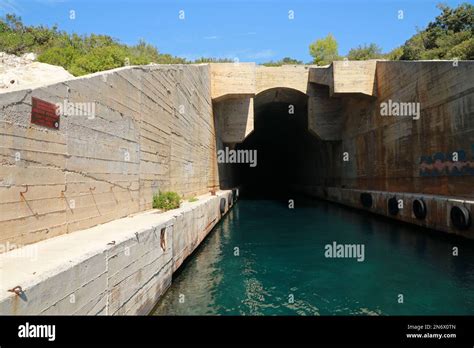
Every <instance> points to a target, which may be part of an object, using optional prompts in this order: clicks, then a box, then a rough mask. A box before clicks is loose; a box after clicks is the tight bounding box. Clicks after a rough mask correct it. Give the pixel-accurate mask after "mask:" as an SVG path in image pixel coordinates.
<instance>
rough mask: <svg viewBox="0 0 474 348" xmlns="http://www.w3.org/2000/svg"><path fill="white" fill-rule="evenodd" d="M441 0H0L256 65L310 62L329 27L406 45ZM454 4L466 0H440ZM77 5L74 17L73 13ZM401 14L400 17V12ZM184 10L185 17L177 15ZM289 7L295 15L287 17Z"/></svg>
mask: <svg viewBox="0 0 474 348" xmlns="http://www.w3.org/2000/svg"><path fill="white" fill-rule="evenodd" d="M439 2H440V1H439V0H435V1H431V0H404V1H395V0H378V1H376V0H344V1H343V0H306V1H305V0H291V1H290V0H227V1H226V0H174V1H171V0H161V1H156V0H155V1H151V0H0V15H4V14H5V13H8V12H14V13H17V14H18V15H20V16H21V17H22V19H23V21H24V22H25V23H27V24H35V25H38V24H42V25H47V26H51V25H53V24H57V25H58V26H59V28H60V29H62V30H66V31H68V32H76V33H79V34H88V33H96V34H107V35H110V36H113V37H114V38H117V39H119V40H120V41H121V42H123V43H127V44H133V43H136V42H137V41H138V40H139V39H140V38H142V39H144V40H145V41H147V42H149V43H152V44H154V45H155V46H157V47H158V49H159V51H160V52H162V53H170V54H173V55H178V56H181V57H185V58H188V59H194V58H197V57H201V56H206V57H222V58H231V59H235V58H237V59H238V60H239V61H243V62H245V61H255V62H257V63H262V62H266V61H269V60H278V59H281V58H283V57H286V56H290V57H293V58H296V59H299V60H302V61H304V62H309V61H311V57H310V55H309V50H308V46H309V44H310V43H311V42H313V41H314V40H316V39H318V38H322V37H325V36H326V35H327V34H328V33H332V34H333V35H334V36H335V37H336V39H337V41H338V43H339V53H340V54H341V55H345V54H347V52H348V51H349V49H350V48H352V47H356V46H357V45H360V44H364V43H370V42H375V43H377V44H378V45H379V46H381V47H382V49H383V50H384V51H389V50H391V49H392V48H394V47H396V46H399V45H401V44H403V43H404V42H405V41H406V40H407V39H408V38H409V37H410V36H411V35H413V34H414V33H416V28H417V27H418V28H423V27H425V26H426V25H427V24H428V22H429V21H430V20H432V19H433V18H434V17H435V16H436V15H437V14H438V13H439V10H438V9H437V8H436V4H437V3H439ZM443 2H444V3H447V4H448V5H450V6H456V5H457V4H459V3H461V2H463V1H462V0H461V1H458V0H453V1H443ZM71 10H74V11H75V14H76V18H75V19H74V20H71V19H70V18H69V14H70V11H71ZM400 10H401V11H403V19H398V14H399V11H400ZM180 11H184V17H185V18H184V20H183V19H180V18H179V15H180ZM290 11H293V12H292V13H293V14H294V18H293V19H290V18H289V14H290Z"/></svg>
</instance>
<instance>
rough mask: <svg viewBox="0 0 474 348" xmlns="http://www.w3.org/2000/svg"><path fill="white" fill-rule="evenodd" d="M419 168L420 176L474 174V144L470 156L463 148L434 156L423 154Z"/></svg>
mask: <svg viewBox="0 0 474 348" xmlns="http://www.w3.org/2000/svg"><path fill="white" fill-rule="evenodd" d="M419 170H420V176H442V175H448V176H458V175H474V144H472V145H471V157H470V158H469V157H468V155H467V153H466V151H465V150H463V149H461V150H456V151H453V152H448V153H443V152H437V153H435V154H433V155H432V156H430V155H427V156H425V155H422V156H421V158H420V165H419Z"/></svg>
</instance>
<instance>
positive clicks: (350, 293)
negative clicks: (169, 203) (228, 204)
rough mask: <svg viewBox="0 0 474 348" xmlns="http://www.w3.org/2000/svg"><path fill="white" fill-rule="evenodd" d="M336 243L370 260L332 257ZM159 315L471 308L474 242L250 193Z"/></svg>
mask: <svg viewBox="0 0 474 348" xmlns="http://www.w3.org/2000/svg"><path fill="white" fill-rule="evenodd" d="M333 241H336V242H337V243H347V244H363V245H364V251H365V260H364V261H363V262H358V261H357V260H356V259H354V258H326V257H325V255H324V254H325V245H326V244H332V242H333ZM454 246H457V247H459V256H457V257H455V256H452V248H453V247H454ZM236 248H238V254H239V255H238V256H235V255H234V254H235V253H236V251H237V249H236ZM399 294H403V300H404V303H403V304H400V303H398V299H399V297H398V295H399ZM153 314H154V315H352V314H355V315H373V314H375V315H396V314H402V315H405V314H406V315H410V314H413V315H415V314H418V315H423V314H428V315H430V314H439V315H443V314H444V315H447V314H471V315H472V314H474V245H473V243H472V242H470V241H467V240H464V239H458V238H451V237H450V236H444V235H440V234H437V233H433V232H430V231H428V230H423V229H416V228H412V227H410V226H407V225H405V224H403V225H400V224H397V223H395V222H392V221H390V220H386V219H382V218H378V217H375V216H372V215H366V214H361V213H359V212H357V211H353V210H349V209H346V208H344V207H341V206H338V205H333V204H331V203H326V202H321V201H308V200H298V199H297V200H296V201H295V209H288V203H287V202H284V201H278V200H241V201H239V202H238V203H237V204H236V205H235V206H234V208H233V209H232V210H231V211H230V212H229V214H228V215H227V216H226V217H225V218H224V219H223V220H222V221H221V222H220V223H219V224H218V225H217V226H216V228H215V229H214V230H213V231H212V232H211V234H210V235H209V236H208V238H207V239H206V240H205V241H204V242H203V244H202V245H201V246H200V247H199V249H198V250H197V251H196V252H195V253H194V254H193V255H192V256H191V257H190V259H189V261H188V262H187V263H185V265H184V266H183V267H182V268H181V270H180V271H179V272H178V274H177V275H176V276H175V279H174V280H173V284H172V286H171V288H170V289H169V290H168V291H167V293H166V294H165V295H164V296H163V298H162V299H161V300H160V302H159V303H158V304H157V306H156V308H155V310H154V311H153Z"/></svg>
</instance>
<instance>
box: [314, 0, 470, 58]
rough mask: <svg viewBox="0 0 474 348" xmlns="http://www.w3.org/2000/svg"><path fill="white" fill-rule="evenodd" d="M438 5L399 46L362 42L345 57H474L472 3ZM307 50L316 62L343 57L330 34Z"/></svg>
mask: <svg viewBox="0 0 474 348" xmlns="http://www.w3.org/2000/svg"><path fill="white" fill-rule="evenodd" d="M438 8H439V9H440V11H441V14H440V15H438V16H437V17H436V18H435V19H434V21H432V22H430V23H429V24H428V26H427V27H426V28H425V29H424V30H419V31H418V33H416V34H415V35H413V36H412V37H411V38H410V39H409V40H407V41H406V42H405V44H403V45H402V46H400V47H397V48H395V49H394V50H392V51H391V52H389V53H385V54H384V53H382V49H381V48H380V47H379V46H378V45H377V44H375V43H371V44H365V45H361V46H358V47H356V48H353V49H351V50H350V51H349V53H348V55H347V59H349V60H364V59H376V58H382V59H390V60H422V59H460V60H472V59H474V6H473V5H471V4H468V3H464V4H461V5H459V6H458V7H456V8H451V7H449V6H446V5H443V4H441V5H438ZM309 51H310V54H311V56H312V57H313V63H314V64H318V65H325V64H329V63H330V62H332V61H333V60H341V59H343V57H340V56H339V53H338V45H337V41H336V39H335V38H334V37H333V36H332V35H331V34H329V35H328V36H326V37H325V38H323V39H319V40H316V41H315V42H313V43H312V44H311V45H310V46H309Z"/></svg>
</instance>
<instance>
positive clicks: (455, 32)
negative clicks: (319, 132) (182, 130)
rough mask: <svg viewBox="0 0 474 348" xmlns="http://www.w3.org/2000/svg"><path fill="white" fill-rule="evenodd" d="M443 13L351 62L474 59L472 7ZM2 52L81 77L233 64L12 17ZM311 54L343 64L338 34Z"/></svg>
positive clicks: (4, 29) (5, 24)
mask: <svg viewBox="0 0 474 348" xmlns="http://www.w3.org/2000/svg"><path fill="white" fill-rule="evenodd" d="M438 8H439V9H440V11H441V13H440V14H439V15H438V16H437V17H436V18H435V19H434V21H432V22H430V23H429V24H428V26H427V27H426V28H425V29H424V30H420V31H418V33H417V34H415V35H414V36H412V37H411V38H410V39H409V40H407V41H406V42H405V44H403V45H402V46H400V47H397V48H395V49H394V50H392V51H391V52H389V53H382V50H381V48H380V47H379V46H378V45H377V44H375V43H370V44H364V45H360V46H358V47H355V48H353V49H351V50H350V51H349V53H348V55H347V57H346V58H347V59H349V60H364V59H374V58H383V59H391V60H419V59H456V58H457V59H467V60H472V59H474V6H473V5H471V4H468V3H464V4H461V5H459V6H458V7H456V8H450V7H449V6H446V5H438ZM0 51H2V52H6V53H9V54H15V55H21V54H24V53H27V52H34V53H36V54H38V60H39V61H40V62H44V63H48V64H53V65H59V66H62V67H64V68H65V69H67V70H68V71H69V72H70V73H72V74H73V75H76V76H79V75H84V74H89V73H93V72H97V71H102V70H108V69H113V68H117V67H121V66H125V65H143V64H149V63H157V64H186V63H208V62H232V61H233V60H231V59H218V58H206V57H202V58H199V59H197V60H195V61H192V62H191V61H187V60H186V59H184V58H180V57H175V56H172V55H170V54H163V53H159V51H158V49H157V48H156V47H155V46H153V45H150V44H148V43H146V42H144V41H140V42H138V43H137V44H136V45H125V44H123V43H120V42H119V41H118V40H116V39H114V38H112V37H110V36H107V35H96V34H91V35H82V36H80V35H77V34H69V33H66V32H64V31H60V30H58V28H57V27H56V26H53V27H52V28H48V27H44V26H26V25H24V24H23V23H22V21H21V18H20V17H17V16H15V15H11V14H7V15H6V16H5V18H3V19H0ZM309 51H310V54H311V56H312V57H313V61H312V62H311V63H313V64H318V65H325V64H329V63H331V62H332V61H333V60H341V59H344V57H341V56H340V55H339V52H338V43H337V41H336V39H335V38H334V36H333V35H331V34H328V35H327V36H326V37H325V38H322V39H319V40H316V41H315V42H313V43H312V44H311V45H310V47H309ZM285 64H303V62H302V61H299V60H296V59H293V58H290V57H285V58H283V59H281V60H278V61H270V62H267V63H264V64H263V65H266V66H281V65H285Z"/></svg>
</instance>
